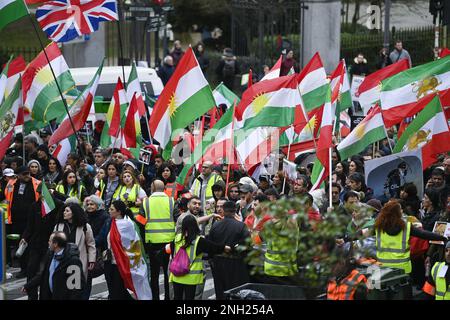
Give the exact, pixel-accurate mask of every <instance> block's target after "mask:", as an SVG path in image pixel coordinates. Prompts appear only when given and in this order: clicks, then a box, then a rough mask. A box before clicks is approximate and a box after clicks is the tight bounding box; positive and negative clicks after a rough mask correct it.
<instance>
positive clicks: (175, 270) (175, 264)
mask: <svg viewBox="0 0 450 320" xmlns="http://www.w3.org/2000/svg"><path fill="white" fill-rule="evenodd" d="M189 267H190V261H189V256H188V255H187V252H186V249H185V248H184V247H181V248H180V249H179V250H178V252H177V254H176V255H175V257H174V258H173V260H172V261H171V262H170V266H169V271H170V272H172V274H173V275H174V276H176V277H180V276H184V275H185V274H188V273H189Z"/></svg>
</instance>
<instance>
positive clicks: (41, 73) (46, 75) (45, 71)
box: [35, 67, 53, 85]
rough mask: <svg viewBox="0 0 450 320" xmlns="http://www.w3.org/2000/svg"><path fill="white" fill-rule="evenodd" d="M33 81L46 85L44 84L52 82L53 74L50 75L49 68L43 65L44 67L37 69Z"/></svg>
mask: <svg viewBox="0 0 450 320" xmlns="http://www.w3.org/2000/svg"><path fill="white" fill-rule="evenodd" d="M35 81H37V83H39V84H42V85H46V84H48V83H50V82H52V81H53V75H52V72H51V70H50V68H48V67H44V68H39V69H37V70H36V76H35Z"/></svg>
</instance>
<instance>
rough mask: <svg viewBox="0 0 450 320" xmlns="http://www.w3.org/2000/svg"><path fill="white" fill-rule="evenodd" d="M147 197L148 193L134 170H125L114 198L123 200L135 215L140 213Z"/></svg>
mask: <svg viewBox="0 0 450 320" xmlns="http://www.w3.org/2000/svg"><path fill="white" fill-rule="evenodd" d="M146 197H147V193H145V190H144V189H143V188H142V187H141V186H140V184H139V182H138V180H137V178H136V176H135V175H134V173H133V172H132V171H129V170H125V171H124V172H122V174H121V175H120V179H119V186H118V187H117V189H116V191H115V192H114V195H113V199H114V200H120V201H123V202H124V203H125V204H126V205H127V207H128V209H130V210H131V212H133V214H134V215H137V214H138V213H139V208H140V206H141V204H142V200H144V198H146Z"/></svg>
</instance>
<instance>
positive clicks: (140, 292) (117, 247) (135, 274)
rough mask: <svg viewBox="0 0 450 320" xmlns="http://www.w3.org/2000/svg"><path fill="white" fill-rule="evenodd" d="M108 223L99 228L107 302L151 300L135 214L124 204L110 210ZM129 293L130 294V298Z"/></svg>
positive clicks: (118, 204) (115, 203) (114, 204)
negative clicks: (131, 293) (103, 250)
mask: <svg viewBox="0 0 450 320" xmlns="http://www.w3.org/2000/svg"><path fill="white" fill-rule="evenodd" d="M109 214H110V216H111V221H110V222H108V223H107V224H105V226H104V227H103V229H102V232H101V233H102V243H103V244H106V245H105V246H104V247H105V248H106V250H105V252H104V261H105V278H106V281H107V284H108V291H109V299H110V300H132V299H133V298H135V299H137V300H151V299H152V292H151V290H150V284H149V281H148V278H149V275H148V268H147V262H146V260H147V258H146V257H145V251H144V247H143V243H142V240H141V238H140V237H139V231H137V230H138V229H137V226H136V223H135V222H134V221H135V220H134V215H133V213H132V212H131V211H130V209H128V208H127V206H126V204H125V203H124V202H123V201H120V200H119V201H113V202H112V204H111V206H110V207H109ZM127 289H128V290H130V291H132V292H133V295H134V297H132V296H131V295H130V294H129V293H128V291H127Z"/></svg>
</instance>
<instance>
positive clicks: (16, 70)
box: [0, 56, 26, 104]
mask: <svg viewBox="0 0 450 320" xmlns="http://www.w3.org/2000/svg"><path fill="white" fill-rule="evenodd" d="M25 68H26V62H25V60H24V59H23V58H22V56H19V57H17V58H15V59H13V58H12V56H11V58H10V59H9V61H8V63H7V64H6V66H5V68H3V70H2V73H1V74H0V104H1V103H2V102H3V101H4V100H5V99H6V98H7V97H8V96H9V94H10V93H11V91H12V89H13V88H14V86H15V85H16V82H17V80H19V77H20V75H21V73H22V72H23V70H25Z"/></svg>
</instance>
